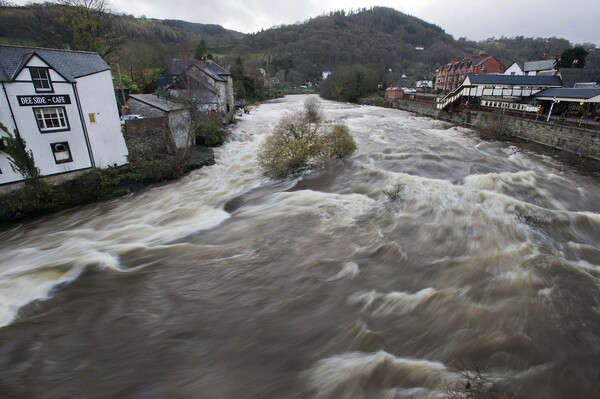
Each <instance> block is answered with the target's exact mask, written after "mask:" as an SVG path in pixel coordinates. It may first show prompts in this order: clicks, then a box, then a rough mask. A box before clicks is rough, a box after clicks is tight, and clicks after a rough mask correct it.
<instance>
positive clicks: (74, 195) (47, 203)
mask: <svg viewBox="0 0 600 399" xmlns="http://www.w3.org/2000/svg"><path fill="white" fill-rule="evenodd" d="M213 163H214V156H213V154H212V150H210V149H204V150H203V151H192V152H191V153H190V152H188V153H186V154H185V155H175V156H174V155H165V156H162V157H159V158H154V159H146V160H141V161H138V162H132V163H130V164H128V165H125V166H122V167H116V168H108V169H92V170H89V171H87V172H84V173H82V174H81V175H79V176H77V177H76V178H74V179H71V180H68V181H65V182H62V183H59V184H56V185H50V184H48V183H45V182H44V181H43V180H38V181H36V184H35V185H33V184H30V183H29V182H26V183H25V184H24V185H23V187H22V188H21V189H19V190H15V191H12V192H10V193H8V194H6V195H3V196H0V223H1V222H8V221H12V220H18V219H23V218H26V217H31V216H37V215H43V214H47V213H52V212H56V211H60V210H63V209H67V208H70V207H73V206H77V205H84V204H88V203H92V202H96V201H99V200H106V199H111V198H115V197H119V196H123V195H127V194H130V193H132V192H134V191H137V190H140V189H142V188H144V187H146V186H147V185H150V184H156V183H161V182H165V181H169V180H174V179H177V178H179V177H181V176H183V175H184V174H185V173H187V172H189V171H191V170H193V169H197V168H200V167H202V166H203V165H211V164H213Z"/></svg>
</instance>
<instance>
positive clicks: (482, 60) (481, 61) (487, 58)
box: [473, 55, 494, 67]
mask: <svg viewBox="0 0 600 399" xmlns="http://www.w3.org/2000/svg"><path fill="white" fill-rule="evenodd" d="M492 58H494V56H493V55H488V56H487V57H484V58H482V59H480V60H475V61H474V63H473V66H474V67H478V66H480V65H482V64H485V63H486V62H487V61H488V60H491V59H492Z"/></svg>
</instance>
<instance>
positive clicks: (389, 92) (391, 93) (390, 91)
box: [384, 87, 404, 100]
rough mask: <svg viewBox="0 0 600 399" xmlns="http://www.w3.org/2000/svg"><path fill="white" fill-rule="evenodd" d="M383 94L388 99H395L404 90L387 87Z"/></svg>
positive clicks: (402, 93)
mask: <svg viewBox="0 0 600 399" xmlns="http://www.w3.org/2000/svg"><path fill="white" fill-rule="evenodd" d="M384 96H385V98H386V99H388V100H397V99H399V98H402V97H403V96H404V90H402V89H401V88H400V87H388V88H387V89H385V92H384Z"/></svg>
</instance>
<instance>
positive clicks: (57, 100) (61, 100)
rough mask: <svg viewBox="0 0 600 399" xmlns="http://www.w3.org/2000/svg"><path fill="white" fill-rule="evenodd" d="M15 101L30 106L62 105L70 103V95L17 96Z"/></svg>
mask: <svg viewBox="0 0 600 399" xmlns="http://www.w3.org/2000/svg"><path fill="white" fill-rule="evenodd" d="M17 101H18V102H19V105H20V106H21V107H31V106H36V105H64V104H71V97H69V95H68V94H49V95H43V96H17Z"/></svg>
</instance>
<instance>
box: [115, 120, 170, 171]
mask: <svg viewBox="0 0 600 399" xmlns="http://www.w3.org/2000/svg"><path fill="white" fill-rule="evenodd" d="M123 135H124V137H125V143H127V149H128V150H129V159H130V160H131V159H135V158H139V157H143V158H151V157H153V156H156V155H159V154H166V153H168V152H169V142H170V135H169V120H168V118H167V117H166V116H161V117H158V118H145V119H134V120H131V121H127V122H125V126H124V134H123Z"/></svg>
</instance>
